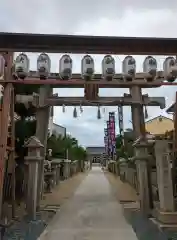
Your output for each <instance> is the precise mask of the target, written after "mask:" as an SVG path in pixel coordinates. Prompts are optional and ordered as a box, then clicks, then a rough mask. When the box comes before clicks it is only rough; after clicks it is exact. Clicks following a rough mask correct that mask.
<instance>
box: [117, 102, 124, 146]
mask: <svg viewBox="0 0 177 240" xmlns="http://www.w3.org/2000/svg"><path fill="white" fill-rule="evenodd" d="M118 122H119V134H120V136H121V139H122V144H123V145H124V138H123V135H124V123H123V106H122V105H118Z"/></svg>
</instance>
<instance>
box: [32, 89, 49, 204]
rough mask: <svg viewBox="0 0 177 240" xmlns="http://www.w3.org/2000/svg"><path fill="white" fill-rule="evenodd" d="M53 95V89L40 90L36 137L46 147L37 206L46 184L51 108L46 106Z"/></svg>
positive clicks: (41, 168) (40, 171)
mask: <svg viewBox="0 0 177 240" xmlns="http://www.w3.org/2000/svg"><path fill="white" fill-rule="evenodd" d="M50 95H52V89H51V87H50V86H46V85H45V86H42V87H40V90H39V103H38V104H37V112H36V134H35V135H36V137H37V138H38V139H39V140H40V142H41V143H42V144H43V145H44V148H43V149H42V150H41V157H42V158H43V159H42V161H41V162H40V165H39V169H38V175H39V177H38V192H37V206H38V207H39V205H40V200H41V197H42V192H43V184H44V160H45V154H46V146H47V136H48V126H49V118H50V109H51V108H50V107H49V106H45V100H46V99H47V98H48V97H49V96H50Z"/></svg>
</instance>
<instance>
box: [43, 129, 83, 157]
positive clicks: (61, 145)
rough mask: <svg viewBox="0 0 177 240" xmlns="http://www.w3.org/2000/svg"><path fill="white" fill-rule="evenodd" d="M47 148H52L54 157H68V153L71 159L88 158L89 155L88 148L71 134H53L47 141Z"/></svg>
mask: <svg viewBox="0 0 177 240" xmlns="http://www.w3.org/2000/svg"><path fill="white" fill-rule="evenodd" d="M47 148H48V149H52V157H54V158H66V157H67V153H68V159H70V160H86V157H87V154H86V150H85V149H84V148H83V147H81V146H79V145H78V141H77V139H75V138H73V137H71V136H69V135H67V136H66V137H62V136H61V135H59V136H56V135H54V134H53V135H51V136H50V137H49V138H48V141H47Z"/></svg>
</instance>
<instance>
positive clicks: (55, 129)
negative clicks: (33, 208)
mask: <svg viewBox="0 0 177 240" xmlns="http://www.w3.org/2000/svg"><path fill="white" fill-rule="evenodd" d="M48 129H49V134H50V136H51V135H52V134H55V135H61V136H62V137H64V136H66V128H65V127H63V126H61V125H58V124H56V123H54V122H53V107H51V110H50V118H49V127H48Z"/></svg>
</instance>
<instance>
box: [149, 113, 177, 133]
mask: <svg viewBox="0 0 177 240" xmlns="http://www.w3.org/2000/svg"><path fill="white" fill-rule="evenodd" d="M145 127H146V131H147V132H148V133H149V134H152V135H163V134H165V133H166V132H170V131H172V130H173V129H174V122H173V120H172V119H170V118H168V117H165V116H161V115H160V116H157V117H155V118H152V119H150V120H148V121H146V122H145Z"/></svg>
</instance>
